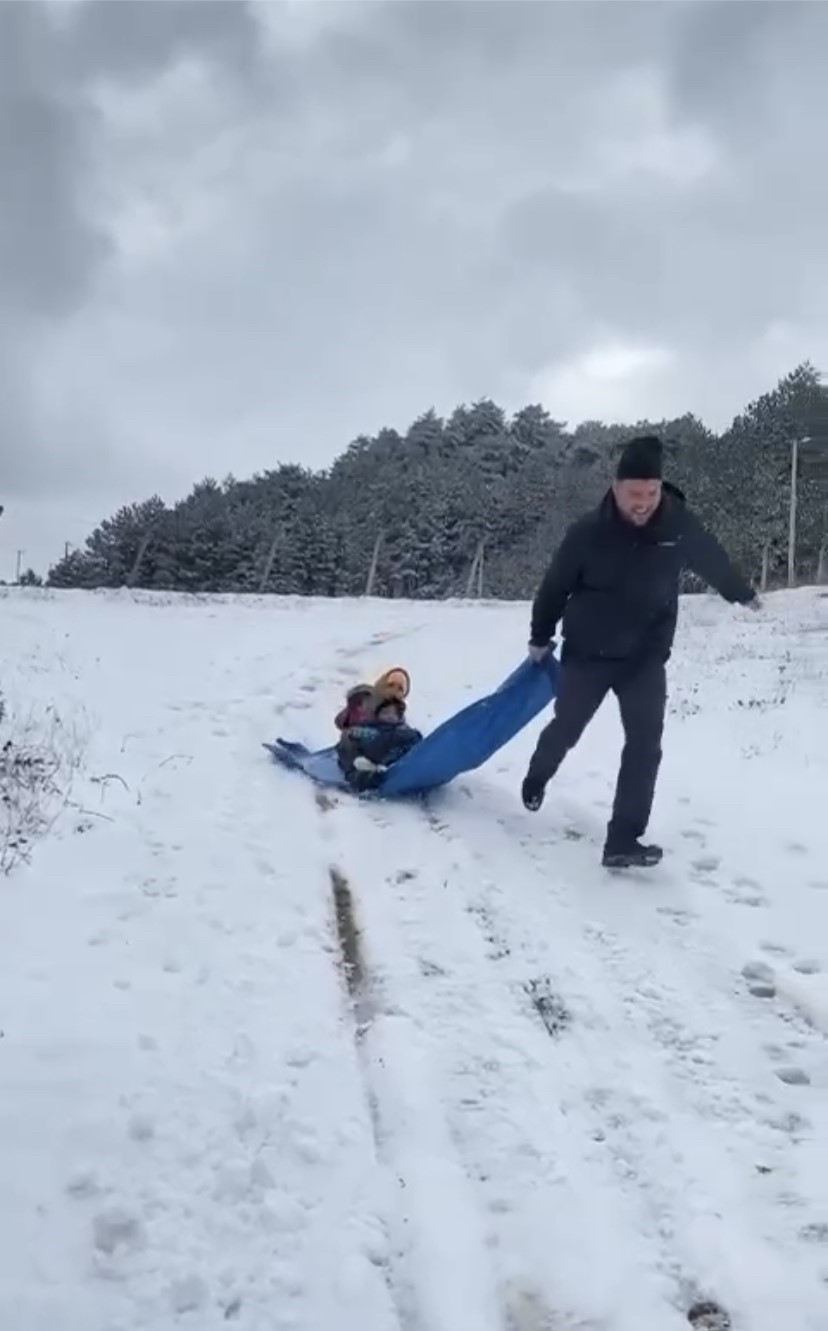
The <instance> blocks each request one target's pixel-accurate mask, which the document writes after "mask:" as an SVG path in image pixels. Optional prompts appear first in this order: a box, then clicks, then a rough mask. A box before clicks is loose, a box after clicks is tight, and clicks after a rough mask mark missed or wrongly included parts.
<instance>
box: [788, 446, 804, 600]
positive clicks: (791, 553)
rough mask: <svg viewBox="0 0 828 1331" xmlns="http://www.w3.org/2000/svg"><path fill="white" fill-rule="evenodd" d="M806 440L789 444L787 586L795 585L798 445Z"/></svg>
mask: <svg viewBox="0 0 828 1331" xmlns="http://www.w3.org/2000/svg"><path fill="white" fill-rule="evenodd" d="M808 442H809V440H808V439H807V437H806V438H804V439H802V440H800V439H799V438H798V437H795V438H794V441H793V443H792V444H791V502H790V506H789V508H788V586H789V587H793V586H795V584H796V504H797V484H798V480H799V445H800V443H803V444H807V443H808Z"/></svg>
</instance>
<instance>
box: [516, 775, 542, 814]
mask: <svg viewBox="0 0 828 1331" xmlns="http://www.w3.org/2000/svg"><path fill="white" fill-rule="evenodd" d="M545 793H546V782H545V781H540V780H538V778H537V777H536V776H526V777H524V779H523V785H522V786H521V788H520V797H521V799H522V800H523V803H524V805H525V806H526V808H527V809H528V810H529V812H530V813H537V811H538V809H539V808H540V807H541V805H542V804H543V797H544V794H545Z"/></svg>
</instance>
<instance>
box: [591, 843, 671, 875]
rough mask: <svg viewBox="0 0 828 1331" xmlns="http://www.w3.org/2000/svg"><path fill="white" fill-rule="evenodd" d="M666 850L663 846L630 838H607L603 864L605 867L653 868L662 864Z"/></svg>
mask: <svg viewBox="0 0 828 1331" xmlns="http://www.w3.org/2000/svg"><path fill="white" fill-rule="evenodd" d="M663 855H664V851H663V850H662V849H661V846H646V845H642V843H641V842H640V841H636V840H635V839H634V838H630V839H628V840H624V841H618V840H615V839H614V838H609V837H608V838H607V844H606V845H605V846H604V855H603V859H602V861H601V862H602V864H603V866H604V868H605V869H652V868H653V867H654V866H655V865H656V864H660V863H661V860H662V857H663Z"/></svg>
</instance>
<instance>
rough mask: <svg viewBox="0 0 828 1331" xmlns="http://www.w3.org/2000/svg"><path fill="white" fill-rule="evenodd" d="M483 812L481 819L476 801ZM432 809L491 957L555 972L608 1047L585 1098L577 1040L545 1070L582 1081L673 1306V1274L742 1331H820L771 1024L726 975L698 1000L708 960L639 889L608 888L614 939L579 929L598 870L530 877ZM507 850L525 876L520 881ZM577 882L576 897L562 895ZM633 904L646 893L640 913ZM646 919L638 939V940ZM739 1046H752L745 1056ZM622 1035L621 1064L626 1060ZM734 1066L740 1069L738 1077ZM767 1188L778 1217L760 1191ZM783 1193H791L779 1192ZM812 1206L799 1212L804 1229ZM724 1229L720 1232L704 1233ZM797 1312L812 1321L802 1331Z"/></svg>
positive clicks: (576, 868)
mask: <svg viewBox="0 0 828 1331" xmlns="http://www.w3.org/2000/svg"><path fill="white" fill-rule="evenodd" d="M483 804H484V813H485V799H484V801H483ZM437 807H438V808H440V810H441V813H442V821H440V820H439V819H437V820H435V819H434V818H432V824H433V826H434V830H435V831H436V832H437V834H438V835H439V836H442V837H443V838H448V839H449V840H453V841H454V843H455V845H456V847H457V849H458V857H459V858H461V859H462V858H463V856H462V851H461V847H464V848H465V852H466V861H467V862H469V861H471V862H472V863H474V862H477V864H478V866H479V872H478V879H479V888H478V889H477V890H474V891H472V892H471V894H470V905H471V908H472V910H473V911H474V912H475V913H476V914H477V915H478V917H479V918H483V919H484V920H486V921H487V929H488V933H489V935H490V937H492V938H493V939H494V940H495V945H496V947H498V948H500V949H506V950H507V951H510V952H511V951H514V952H516V953H518V954H519V955H522V956H523V957H524V958H525V961H526V963H527V964H528V965H529V966H530V967H531V969H532V970H534V971H538V970H543V968H544V967H549V966H550V964H551V965H552V966H553V967H554V966H557V968H558V971H559V975H560V978H561V981H562V983H563V987H564V989H565V994H566V997H567V998H568V999H569V998H570V997H571V999H572V1006H574V1008H575V1012H576V1024H577V1025H580V1026H582V1027H584V1026H586V1028H587V1029H589V1028H590V1027H591V1028H592V1029H593V1030H594V1031H597V1030H599V1029H600V1027H601V1026H602V1025H603V1027H604V1029H605V1031H606V1032H607V1033H609V1032H615V1033H616V1034H615V1040H614V1043H612V1044H611V1043H610V1042H609V1041H607V1040H606V1039H605V1040H604V1041H603V1042H602V1043H601V1046H600V1049H599V1050H598V1051H596V1052H597V1053H598V1057H599V1059H600V1060H602V1061H603V1062H604V1064H605V1066H604V1069H603V1074H602V1077H601V1080H602V1082H603V1084H602V1085H597V1086H596V1085H595V1084H594V1083H595V1072H594V1070H593V1069H591V1068H590V1067H589V1059H586V1060H584V1059H582V1060H581V1066H580V1067H579V1068H577V1069H576V1068H573V1066H572V1062H571V1056H572V1052H573V1049H574V1047H575V1045H576V1039H570V1040H567V1041H566V1042H565V1044H563V1045H561V1046H559V1048H558V1049H553V1048H551V1049H550V1055H551V1056H553V1057H560V1059H561V1062H562V1065H563V1068H564V1069H565V1070H566V1074H567V1076H568V1077H569V1078H570V1079H571V1078H572V1076H573V1073H575V1074H576V1076H575V1078H574V1080H575V1082H576V1083H577V1082H578V1081H580V1083H581V1085H580V1103H579V1105H578V1112H579V1113H580V1112H584V1113H586V1114H587V1116H588V1117H589V1116H591V1117H592V1121H593V1124H594V1130H595V1131H596V1132H602V1133H603V1135H604V1140H605V1141H606V1144H607V1148H608V1151H609V1153H610V1154H611V1156H612V1158H613V1160H614V1161H615V1163H616V1166H617V1168H618V1171H619V1178H620V1180H621V1182H622V1186H623V1187H624V1188H625V1190H626V1191H628V1192H629V1193H630V1194H631V1195H635V1196H637V1197H638V1199H639V1204H640V1207H641V1213H642V1219H643V1220H644V1222H645V1223H646V1224H647V1227H648V1230H649V1232H650V1234H651V1236H652V1239H653V1241H654V1242H655V1243H657V1244H658V1246H659V1248H660V1251H661V1253H662V1258H663V1260H664V1261H665V1263H667V1264H668V1265H669V1266H670V1268H671V1269H672V1270H673V1272H674V1275H675V1279H676V1281H677V1284H678V1287H679V1289H681V1290H683V1291H686V1292H685V1293H683V1294H682V1297H683V1298H685V1299H686V1298H688V1297H691V1298H697V1297H699V1295H700V1294H701V1293H703V1291H696V1293H695V1294H693V1293H692V1291H693V1289H694V1284H695V1282H693V1281H690V1282H688V1281H687V1280H686V1277H685V1275H684V1272H685V1271H688V1270H689V1271H691V1272H693V1271H695V1272H696V1274H697V1279H701V1280H702V1281H703V1282H704V1286H705V1287H706V1288H707V1289H716V1290H718V1291H720V1292H722V1293H723V1294H724V1296H725V1297H726V1299H727V1301H728V1302H729V1303H730V1304H731V1306H737V1305H739V1304H741V1305H742V1306H743V1307H745V1308H747V1307H749V1308H750V1310H751V1320H750V1321H749V1323H748V1325H749V1326H750V1328H751V1331H760V1328H765V1327H767V1328H769V1329H770V1328H775V1327H776V1325H777V1318H778V1317H781V1318H782V1319H783V1320H785V1319H787V1321H788V1322H789V1323H791V1322H793V1321H796V1322H797V1324H798V1326H800V1327H803V1328H804V1327H805V1326H806V1325H807V1326H808V1327H809V1328H810V1327H811V1326H813V1327H815V1328H816V1327H817V1326H818V1325H824V1323H825V1315H826V1314H825V1294H824V1286H823V1290H822V1291H818V1286H819V1282H820V1280H822V1279H824V1274H825V1273H824V1268H823V1266H822V1264H821V1263H820V1260H819V1257H818V1256H817V1257H815V1256H814V1254H813V1251H811V1252H809V1253H808V1254H807V1255H806V1254H805V1253H804V1250H803V1249H804V1245H802V1244H801V1243H800V1244H799V1245H798V1244H797V1237H796V1236H797V1231H800V1232H801V1229H802V1224H801V1222H802V1216H801V1215H799V1214H797V1213H796V1210H795V1209H794V1206H795V1205H807V1204H808V1203H805V1202H803V1201H802V1198H801V1195H800V1194H801V1193H802V1192H803V1191H804V1192H805V1195H806V1196H807V1195H808V1182H809V1177H808V1176H809V1174H810V1171H809V1170H808V1169H807V1167H801V1168H799V1169H797V1168H796V1162H795V1161H794V1159H793V1156H794V1150H793V1149H792V1146H794V1145H795V1144H796V1138H792V1137H791V1135H790V1128H791V1126H794V1127H796V1126H797V1125H800V1126H801V1125H802V1124H803V1123H804V1120H802V1119H798V1118H796V1117H793V1118H792V1117H791V1114H790V1112H789V1110H788V1109H787V1107H786V1104H785V1100H787V1101H788V1104H790V1096H781V1095H780V1092H779V1091H777V1090H776V1087H775V1086H774V1085H773V1082H772V1078H771V1076H770V1074H769V1073H767V1071H766V1070H765V1069H763V1067H762V1064H763V1062H764V1063H766V1062H767V1059H766V1058H765V1057H764V1051H763V1050H762V1049H761V1036H762V1030H763V1028H764V1027H766V1026H767V1025H768V1022H769V1015H768V1014H767V1013H766V1012H765V1011H764V1010H762V1009H760V1010H758V1011H757V1009H756V1008H755V1006H753V1007H751V1006H750V1000H747V999H745V997H744V993H743V987H740V986H739V984H738V983H735V982H733V980H732V977H729V976H728V974H727V973H726V974H725V976H724V978H723V977H722V975H721V974H720V975H719V977H718V981H719V984H718V989H717V990H712V989H711V987H710V982H711V976H712V974H713V972H714V971H715V959H714V958H711V957H710V956H705V955H704V952H703V949H702V950H701V952H699V951H695V950H694V949H692V948H690V947H688V946H687V943H688V935H689V936H690V937H692V936H693V933H694V930H693V929H692V927H691V925H692V916H691V915H690V914H688V912H686V911H680V910H679V911H675V908H669V909H673V910H674V911H675V913H674V914H673V915H672V916H671V915H666V916H665V915H655V911H656V910H657V906H656V905H655V903H653V902H652V896H651V893H652V889H649V891H648V890H647V889H644V888H643V886H642V885H641V883H640V881H636V880H633V882H632V883H629V884H622V883H619V882H618V880H617V879H615V878H613V879H610V882H609V887H606V886H605V887H604V888H603V892H602V895H601V897H600V906H601V909H602V910H605V911H606V912H608V913H609V915H610V917H611V919H612V920H613V923H614V924H615V926H616V927H615V928H612V927H610V926H608V925H606V924H604V923H600V924H595V923H590V922H589V921H588V920H587V919H586V918H585V912H586V910H587V909H588V906H587V902H589V903H590V904H591V905H592V907H593V910H595V907H596V904H597V903H596V895H597V893H596V890H595V889H596V883H598V882H603V875H602V873H601V871H600V870H593V873H592V875H590V870H589V868H588V866H587V865H586V863H585V862H584V861H583V858H582V855H581V852H580V850H579V848H578V847H577V846H572V845H570V846H568V847H567V845H566V844H565V842H562V843H561V844H559V845H558V846H555V847H553V848H551V849H550V853H549V858H548V860H547V861H546V864H545V865H544V866H543V868H541V865H540V862H539V859H538V857H537V851H536V850H534V848H533V846H532V844H531V843H528V838H525V833H524V834H523V837H524V838H525V840H526V842H527V843H528V844H524V845H521V844H520V842H518V846H517V847H516V845H515V835H514V834H513V835H512V836H511V837H510V836H509V835H508V833H507V832H506V830H505V828H504V826H503V825H500V826H498V825H497V823H494V824H493V823H492V820H491V819H488V820H487V819H486V818H485V817H482V818H481V817H480V816H479V815H477V814H476V811H474V812H473V811H472V808H471V807H470V806H469V805H468V804H467V803H466V802H465V801H464V800H463V799H462V795H460V796H458V795H457V794H456V793H452V794H450V795H449V796H448V797H447V798H444V799H443V800H441V801H439V803H438V806H437ZM504 821H505V820H504ZM517 823H518V820H517V819H514V820H513V826H514V828H515V833H516V834H517V833H518V832H519V831H520V832H522V831H523V829H518V826H517ZM522 839H523V838H522ZM534 844H535V846H537V844H538V843H537V841H535V843H534ZM547 848H548V847H547ZM516 849H517V851H518V854H520V855H522V856H525V859H526V861H527V863H526V864H525V867H524V871H523V872H521V873H520V876H519V878H518V875H517V874H516V873H515V851H516ZM533 850H534V853H533ZM533 859H534V863H533ZM556 859H557V865H558V866H559V868H560V870H561V871H562V875H561V877H560V878H557V876H556V874H555V868H556ZM507 875H509V876H510V877H511V880H512V882H513V883H514V884H515V885H514V887H512V888H511V894H513V895H518V894H519V897H520V903H521V904H520V910H519V911H508V910H506V909H505V905H506V894H505V892H504V890H503V888H502V887H501V885H500V883H499V882H498V879H499V878H505V877H506V876H507ZM579 878H580V879H581V880H582V885H581V886H579V887H577V888H575V887H574V883H575V882H576V881H577V880H578V879H579ZM590 880H591V881H590ZM473 881H474V877H473V875H472V874H470V873H469V872H466V873H463V874H462V875H461V877H460V882H461V884H463V885H466V884H468V883H469V882H473ZM652 881H653V883H654V884H655V885H656V890H657V891H659V893H660V894H661V893H663V892H664V891H665V889H664V887H663V886H661V887H659V886H658V882H657V878H656V877H653V880H652ZM518 882H519V886H518ZM636 894H637V896H638V898H641V897H642V894H644V904H643V906H642V902H641V900H640V899H639V900H636ZM646 897H649V898H650V901H649V903H647V901H646ZM647 916H649V918H650V921H651V928H650V930H649V933H648V932H647V931H646V930H645V931H644V935H643V937H642V932H641V922H642V919H643V918H646V917H647ZM653 919H655V920H656V921H657V924H656V925H655V930H654V931H653V927H652V921H653ZM642 943H645V944H646V948H645V949H644V950H641V945H642ZM636 948H638V949H639V950H638V951H637V950H636ZM700 970H701V971H703V972H704V975H703V978H704V981H705V983H700V979H701V978H702V976H701V975H700ZM564 977H566V978H565V981H564ZM585 981H587V983H585ZM576 995H578V997H577V999H576V997H575V996H576ZM579 1018H580V1020H579ZM745 1032H747V1033H748V1035H749V1036H751V1035H752V1036H753V1037H754V1038H753V1039H750V1038H748V1040H747V1042H745V1041H744V1033H745ZM722 1034H724V1035H725V1036H727V1037H728V1038H727V1039H726V1040H724V1041H721V1043H722V1044H723V1045H725V1046H728V1043H729V1047H727V1052H726V1055H720V1054H719V1052H718V1049H717V1045H718V1044H719V1043H720V1038H719V1037H720V1036H721V1035H722ZM573 1035H575V1036H577V1031H576V1030H573ZM624 1036H626V1037H627V1039H628V1040H629V1041H630V1045H629V1048H630V1050H631V1051H632V1053H633V1056H632V1057H625V1054H624V1045H623V1044H621V1041H622V1040H623V1039H624ZM653 1044H655V1052H654V1051H653V1049H652V1045H653ZM742 1045H745V1047H744V1048H743V1047H740V1046H742ZM559 1051H566V1052H565V1053H564V1052H559ZM731 1059H735V1060H736V1061H737V1064H738V1066H737V1071H736V1073H735V1074H734V1071H733V1066H732V1065H731V1063H730V1060H731ZM608 1061H609V1065H608V1066H607V1062H608ZM757 1067H758V1068H759V1071H758V1072H757ZM590 1073H591V1074H592V1075H591V1077H590ZM590 1080H592V1083H593V1084H592V1086H590ZM750 1083H752V1084H750ZM774 1091H776V1094H775V1096H774V1094H773V1092H774ZM573 1103H574V1101H573ZM662 1106H667V1112H666V1113H665V1112H664V1109H663V1108H662ZM602 1122H603V1127H602V1126H601V1124H602ZM817 1176H818V1175H817ZM769 1177H770V1178H771V1183H770V1185H769V1183H768V1179H769ZM780 1178H781V1180H782V1182H781V1184H779V1185H778V1186H779V1194H780V1195H779V1201H778V1202H777V1204H776V1205H775V1204H774V1198H773V1197H769V1196H768V1192H769V1190H770V1188H772V1187H773V1186H774V1185H775V1180H776V1179H780ZM791 1182H793V1183H794V1184H795V1187H794V1188H793V1189H791V1188H790V1187H786V1185H787V1184H790V1183H791ZM818 1202H819V1198H817V1197H812V1198H811V1199H810V1205H811V1209H812V1211H813V1212H814V1214H815V1215H816V1214H817V1211H816V1209H815V1208H816V1207H817V1206H818ZM785 1203H787V1209H786V1206H785ZM791 1203H794V1206H792V1204H791ZM721 1216H724V1217H726V1218H727V1221H728V1223H727V1225H722V1224H721V1223H720V1221H719V1219H717V1217H721ZM792 1290H797V1291H798V1292H797V1293H796V1294H793V1293H791V1291H792ZM804 1290H808V1291H809V1292H808V1293H807V1294H806V1293H803V1292H802V1291H804ZM805 1303H807V1304H808V1307H809V1309H810V1310H812V1311H811V1316H812V1317H813V1318H814V1319H815V1320H813V1321H811V1322H806V1321H805V1316H807V1313H804V1307H803V1305H804V1304H805ZM794 1304H795V1305H796V1306H794ZM685 1306H686V1303H685Z"/></svg>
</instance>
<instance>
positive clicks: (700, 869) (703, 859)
mask: <svg viewBox="0 0 828 1331" xmlns="http://www.w3.org/2000/svg"><path fill="white" fill-rule="evenodd" d="M721 864H722V861H721V860H720V858H719V856H718V855H702V856H700V857H699V859H697V860H693V861H692V862H691V866H690V867H691V868H692V869H695V871H696V873H700V874H705V875H706V874H711V873H715V872H716V870H717V869H719V868H721Z"/></svg>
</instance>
